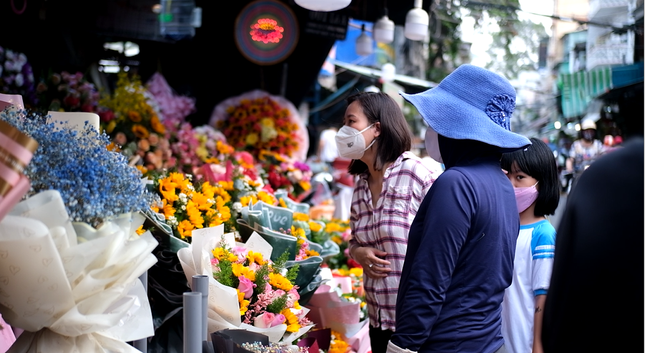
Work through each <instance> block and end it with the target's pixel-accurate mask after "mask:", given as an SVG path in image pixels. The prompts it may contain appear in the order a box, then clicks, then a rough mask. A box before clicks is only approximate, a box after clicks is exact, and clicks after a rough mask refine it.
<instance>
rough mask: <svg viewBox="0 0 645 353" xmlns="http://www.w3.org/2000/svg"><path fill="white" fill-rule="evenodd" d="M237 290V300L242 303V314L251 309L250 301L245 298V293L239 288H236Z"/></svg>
mask: <svg viewBox="0 0 645 353" xmlns="http://www.w3.org/2000/svg"><path fill="white" fill-rule="evenodd" d="M235 290H236V291H237V300H238V302H239V303H240V316H242V315H244V314H246V311H247V310H249V303H250V301H248V300H246V299H244V293H243V292H240V290H239V289H235Z"/></svg>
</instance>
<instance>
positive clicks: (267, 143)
mask: <svg viewBox="0 0 645 353" xmlns="http://www.w3.org/2000/svg"><path fill="white" fill-rule="evenodd" d="M209 125H211V126H213V127H215V128H216V129H218V130H220V131H221V132H222V133H224V136H226V140H227V142H228V143H229V144H230V145H231V146H233V148H235V149H236V150H242V151H248V152H249V153H251V154H252V155H253V156H254V157H255V158H256V159H257V158H258V156H259V155H260V153H261V151H263V150H264V151H271V152H276V153H279V154H282V155H286V156H289V157H292V158H294V159H296V160H301V161H304V160H305V159H306V157H307V149H308V148H309V139H308V138H309V135H308V133H307V129H306V128H305V126H304V124H303V122H302V121H301V119H300V117H299V115H298V112H297V110H296V109H295V107H294V106H293V104H291V102H289V101H288V100H286V99H284V98H282V97H277V96H272V95H270V94H268V93H267V92H264V91H261V90H254V91H251V92H248V93H245V94H242V95H240V96H237V97H233V98H229V99H227V100H225V101H223V102H222V103H220V104H218V105H217V106H216V107H215V109H214V111H213V114H212V115H211V119H210V122H209Z"/></svg>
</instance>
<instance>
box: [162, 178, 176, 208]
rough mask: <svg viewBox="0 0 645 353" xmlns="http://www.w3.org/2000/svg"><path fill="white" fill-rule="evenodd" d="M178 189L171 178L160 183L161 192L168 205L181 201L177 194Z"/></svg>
mask: <svg viewBox="0 0 645 353" xmlns="http://www.w3.org/2000/svg"><path fill="white" fill-rule="evenodd" d="M176 188H177V184H176V183H174V182H173V181H172V180H171V179H170V178H164V179H161V180H160V181H159V192H160V193H161V196H162V197H163V198H164V199H166V200H168V203H173V202H175V201H177V200H179V196H177V194H176V193H175V190H176Z"/></svg>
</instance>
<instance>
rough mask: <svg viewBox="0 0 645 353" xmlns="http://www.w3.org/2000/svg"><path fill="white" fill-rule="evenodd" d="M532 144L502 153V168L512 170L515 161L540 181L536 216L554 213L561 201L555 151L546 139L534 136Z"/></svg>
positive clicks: (519, 167) (518, 166) (520, 168)
mask: <svg viewBox="0 0 645 353" xmlns="http://www.w3.org/2000/svg"><path fill="white" fill-rule="evenodd" d="M530 140H531V143H532V144H531V145H530V146H528V147H526V148H524V149H519V150H517V151H514V152H509V153H504V154H502V159H501V166H502V169H504V170H508V171H509V172H510V171H511V167H512V166H513V162H515V163H516V164H517V168H518V169H519V170H521V171H522V172H524V173H526V174H528V175H529V176H531V177H533V178H535V180H537V182H538V186H537V187H538V197H537V199H536V200H535V212H534V214H535V216H536V217H541V216H546V215H552V214H554V213H555V209H556V208H557V207H558V203H559V202H560V185H559V182H558V166H557V162H556V160H555V157H554V156H553V152H552V151H551V149H550V148H549V146H548V145H547V144H546V143H544V141H542V140H540V139H537V138H534V137H532V138H531V139H530Z"/></svg>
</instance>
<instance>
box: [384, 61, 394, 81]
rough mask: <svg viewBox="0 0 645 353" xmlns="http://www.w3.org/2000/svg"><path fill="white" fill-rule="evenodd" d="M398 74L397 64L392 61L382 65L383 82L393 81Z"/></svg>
mask: <svg viewBox="0 0 645 353" xmlns="http://www.w3.org/2000/svg"><path fill="white" fill-rule="evenodd" d="M395 76H396V66H394V65H393V64H390V63H385V64H383V66H381V80H383V82H392V81H394V77H395Z"/></svg>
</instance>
